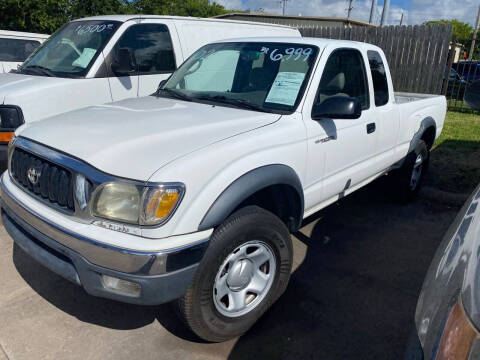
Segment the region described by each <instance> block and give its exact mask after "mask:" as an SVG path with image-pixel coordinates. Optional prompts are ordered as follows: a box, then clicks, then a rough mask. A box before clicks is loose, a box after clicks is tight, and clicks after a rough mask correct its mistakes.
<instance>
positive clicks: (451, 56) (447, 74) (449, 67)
mask: <svg viewBox="0 0 480 360" xmlns="http://www.w3.org/2000/svg"><path fill="white" fill-rule="evenodd" d="M451 44H452V45H451V49H450V53H449V54H448V64H447V70H446V71H445V79H443V88H442V95H447V89H448V81H449V79H450V71H451V70H452V65H453V60H455V52H456V51H457V37H456V36H454V37H453V39H452V42H451Z"/></svg>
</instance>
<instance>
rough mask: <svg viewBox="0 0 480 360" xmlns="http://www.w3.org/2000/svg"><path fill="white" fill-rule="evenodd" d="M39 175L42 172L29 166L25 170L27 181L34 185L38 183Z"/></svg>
mask: <svg viewBox="0 0 480 360" xmlns="http://www.w3.org/2000/svg"><path fill="white" fill-rule="evenodd" d="M40 175H42V173H41V172H40V171H39V170H37V169H35V168H30V169H28V171H27V177H28V181H30V182H31V184H32V185H36V184H37V183H38V179H40Z"/></svg>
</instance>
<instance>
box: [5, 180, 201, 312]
mask: <svg viewBox="0 0 480 360" xmlns="http://www.w3.org/2000/svg"><path fill="white" fill-rule="evenodd" d="M0 196H1V208H2V219H3V223H4V226H5V228H6V230H7V232H8V233H9V234H10V236H11V237H12V238H13V239H14V241H15V243H16V244H17V245H19V246H20V247H21V248H22V249H23V250H24V251H26V252H27V253H28V254H29V255H30V256H32V257H33V258H34V259H36V260H37V261H38V262H40V263H41V264H43V265H44V266H46V267H47V268H49V269H50V270H52V271H54V272H56V273H57V274H59V275H60V276H63V277H64V278H66V279H68V280H70V281H72V282H74V283H76V284H78V285H81V286H82V287H83V288H84V289H85V290H86V291H87V292H88V293H90V294H92V295H95V296H101V297H106V298H112V299H116V300H120V301H124V302H130V303H137V304H160V303H164V302H168V301H171V300H173V299H175V298H177V297H180V296H181V295H183V293H184V292H185V291H186V289H187V287H188V286H189V284H190V282H191V280H192V279H193V276H194V274H195V271H196V268H197V266H198V263H199V262H200V261H201V259H202V258H203V255H204V253H205V251H206V249H207V246H208V240H209V239H205V240H204V241H201V242H197V243H195V244H192V245H190V246H187V247H182V248H177V249H173V250H171V251H162V252H140V251H134V250H130V249H123V248H118V247H113V246H110V245H107V244H103V243H99V242H97V241H95V240H92V239H88V238H85V237H83V236H81V235H78V234H74V233H72V232H70V231H68V230H66V229H64V228H61V227H59V226H57V225H56V224H54V223H52V222H50V221H48V220H46V219H44V218H43V217H42V216H41V215H39V214H36V213H34V212H32V211H31V210H29V209H27V208H26V207H25V206H24V205H22V204H21V203H20V202H18V201H17V200H16V199H15V197H14V196H13V195H12V194H11V193H10V192H9V191H8V189H7V188H6V186H5V184H4V183H3V177H2V180H1V181H0ZM102 275H108V276H113V277H116V278H119V279H124V280H127V281H132V282H135V283H137V284H140V285H141V288H142V292H141V295H140V296H139V297H130V296H126V295H124V294H119V293H117V292H112V291H110V290H108V289H106V288H105V286H104V285H103V283H102Z"/></svg>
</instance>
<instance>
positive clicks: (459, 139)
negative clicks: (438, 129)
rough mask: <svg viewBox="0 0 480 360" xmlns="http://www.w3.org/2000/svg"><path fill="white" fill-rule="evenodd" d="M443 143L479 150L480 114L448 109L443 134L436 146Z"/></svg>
mask: <svg viewBox="0 0 480 360" xmlns="http://www.w3.org/2000/svg"><path fill="white" fill-rule="evenodd" d="M444 143H445V144H444ZM442 144H444V145H446V146H452V145H453V146H455V147H460V148H466V150H473V151H475V150H478V149H479V147H480V116H479V115H476V114H465V113H459V112H454V111H448V112H447V117H446V119H445V125H444V126H443V131H442V136H440V138H439V139H438V140H437V142H436V143H435V147H437V146H440V145H442Z"/></svg>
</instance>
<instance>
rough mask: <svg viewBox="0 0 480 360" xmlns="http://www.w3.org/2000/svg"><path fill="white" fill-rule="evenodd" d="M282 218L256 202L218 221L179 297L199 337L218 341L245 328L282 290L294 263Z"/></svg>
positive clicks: (186, 320)
mask: <svg viewBox="0 0 480 360" xmlns="http://www.w3.org/2000/svg"><path fill="white" fill-rule="evenodd" d="M292 255H293V251H292V242H291V239H290V234H289V232H288V230H287V227H286V226H285V224H284V223H283V222H282V221H281V220H280V219H279V218H278V217H276V216H275V215H273V214H272V213H270V212H268V211H266V210H263V209H261V208H259V207H256V206H248V207H245V208H243V209H241V210H239V211H237V212H236V213H234V214H233V215H231V216H230V217H229V218H228V219H227V220H225V222H224V223H223V224H222V225H220V226H219V227H218V228H217V229H216V230H215V231H214V233H213V235H212V237H211V240H210V245H209V248H208V250H207V252H206V254H205V257H204V258H203V260H202V262H201V263H200V265H199V267H198V270H197V273H196V274H195V277H194V280H193V282H192V284H191V285H190V287H189V288H188V290H187V292H186V294H185V295H184V297H183V298H181V299H180V300H179V301H178V304H179V309H180V314H181V316H182V317H183V320H184V321H185V322H186V324H187V325H188V326H189V327H190V328H191V329H192V331H193V332H194V333H195V334H197V335H198V336H199V337H200V338H202V339H204V340H207V341H212V342H219V341H225V340H228V339H230V338H233V337H236V336H239V335H241V334H243V333H244V332H246V331H247V330H248V329H249V328H250V327H251V326H252V325H253V324H254V323H255V322H256V321H257V320H258V318H260V317H261V316H262V314H263V313H264V312H265V311H266V310H267V309H268V308H269V307H270V306H271V305H272V304H273V303H274V302H275V301H276V300H277V299H278V297H279V296H280V295H281V294H282V293H283V292H284V291H285V289H286V287H287V284H288V280H289V278H290V271H291V267H292Z"/></svg>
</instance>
